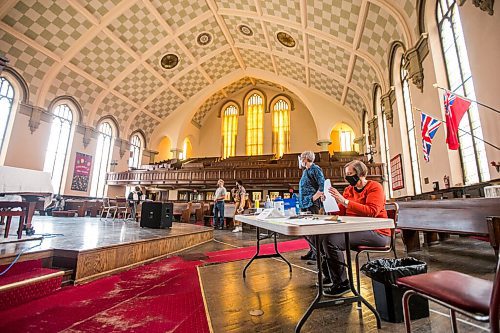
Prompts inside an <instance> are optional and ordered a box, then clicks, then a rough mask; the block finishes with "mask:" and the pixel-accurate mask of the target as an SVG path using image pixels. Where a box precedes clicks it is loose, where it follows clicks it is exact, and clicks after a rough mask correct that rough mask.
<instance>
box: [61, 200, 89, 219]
mask: <svg viewBox="0 0 500 333" xmlns="http://www.w3.org/2000/svg"><path fill="white" fill-rule="evenodd" d="M64 209H65V210H67V211H70V210H76V211H77V214H78V217H84V216H85V213H86V212H87V201H86V200H73V199H68V200H66V202H65V204H64Z"/></svg>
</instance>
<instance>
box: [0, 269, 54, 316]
mask: <svg viewBox="0 0 500 333" xmlns="http://www.w3.org/2000/svg"><path fill="white" fill-rule="evenodd" d="M8 266H9V265H2V266H0V272H3V271H4V270H5V269H6V268H7V267H8ZM56 272H58V270H56V269H50V268H43V267H42V260H28V261H24V262H18V263H16V264H14V266H12V267H11V268H10V269H9V270H8V271H7V272H6V273H5V274H3V275H1V276H0V287H1V286H7V285H9V284H11V283H15V282H18V281H25V280H28V279H33V278H41V277H43V276H46V277H47V276H48V275H49V274H52V273H56ZM61 282H62V276H58V277H51V278H46V279H40V280H39V281H37V282H34V283H31V284H27V285H24V286H18V287H16V288H12V289H7V290H1V291H0V311H1V310H4V309H8V308H12V307H13V306H16V305H19V304H24V303H26V302H29V301H31V300H34V299H37V298H41V297H45V296H47V295H50V294H53V293H54V292H55V291H56V290H58V289H60V288H61Z"/></svg>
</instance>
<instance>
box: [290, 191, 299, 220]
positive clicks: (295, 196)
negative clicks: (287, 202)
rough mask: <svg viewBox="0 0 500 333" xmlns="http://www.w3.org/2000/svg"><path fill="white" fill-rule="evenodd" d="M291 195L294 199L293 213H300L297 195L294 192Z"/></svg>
mask: <svg viewBox="0 0 500 333" xmlns="http://www.w3.org/2000/svg"><path fill="white" fill-rule="evenodd" d="M292 197H293V198H294V199H295V214H297V215H300V204H299V197H298V196H297V194H295V193H294V194H293V196H292Z"/></svg>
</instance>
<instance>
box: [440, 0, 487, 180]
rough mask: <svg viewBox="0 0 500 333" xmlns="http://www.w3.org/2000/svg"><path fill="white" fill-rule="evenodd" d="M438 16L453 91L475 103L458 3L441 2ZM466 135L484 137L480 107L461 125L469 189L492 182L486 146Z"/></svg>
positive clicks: (463, 161) (465, 176) (462, 148)
mask: <svg viewBox="0 0 500 333" xmlns="http://www.w3.org/2000/svg"><path fill="white" fill-rule="evenodd" d="M436 14H437V15H436V16H437V21H438V26H439V35H440V37H441V47H442V48H443V54H444V60H445V63H446V73H447V76H448V85H449V88H450V90H451V91H453V92H454V93H457V94H459V95H463V96H465V97H468V98H470V99H473V100H475V99H476V94H475V91H474V83H473V81H472V73H471V69H470V66H469V58H468V56H467V49H466V45H465V38H464V34H463V31H462V23H461V21H460V13H459V11H458V6H457V3H456V1H454V0H447V1H444V0H439V1H438V2H437V8H436ZM471 129H472V130H471ZM466 132H467V133H472V134H473V135H474V136H475V137H476V138H482V137H483V130H482V128H481V121H480V119H479V112H478V109H477V105H476V103H472V104H471V106H470V108H469V111H468V112H467V114H466V115H464V117H463V118H462V121H461V122H460V125H459V131H458V139H459V142H460V156H461V159H462V166H463V172H464V180H465V184H466V185H469V184H473V183H478V182H484V181H488V180H490V172H489V170H488V160H487V158H486V151H485V147H484V142H482V141H481V140H477V139H475V138H474V137H473V136H471V135H470V134H467V133H466Z"/></svg>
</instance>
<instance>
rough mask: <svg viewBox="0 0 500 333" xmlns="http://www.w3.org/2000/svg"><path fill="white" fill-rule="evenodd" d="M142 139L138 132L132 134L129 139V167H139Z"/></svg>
mask: <svg viewBox="0 0 500 333" xmlns="http://www.w3.org/2000/svg"><path fill="white" fill-rule="evenodd" d="M142 142H143V140H142V138H141V136H140V135H139V134H134V135H133V136H132V139H131V140H130V159H129V161H128V166H129V167H131V168H139V166H140V165H141V156H142V149H143V147H144V146H143V143H142Z"/></svg>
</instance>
